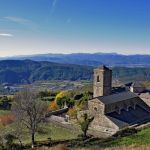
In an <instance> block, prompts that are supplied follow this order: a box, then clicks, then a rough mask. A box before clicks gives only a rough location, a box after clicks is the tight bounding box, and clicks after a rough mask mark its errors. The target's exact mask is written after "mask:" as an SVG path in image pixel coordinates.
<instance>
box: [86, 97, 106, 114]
mask: <svg viewBox="0 0 150 150" xmlns="http://www.w3.org/2000/svg"><path fill="white" fill-rule="evenodd" d="M88 109H89V111H90V113H91V114H92V115H95V114H104V109H105V105H104V104H103V103H101V102H100V101H99V100H97V99H96V98H95V99H93V100H90V101H88Z"/></svg>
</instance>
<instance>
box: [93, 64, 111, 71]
mask: <svg viewBox="0 0 150 150" xmlns="http://www.w3.org/2000/svg"><path fill="white" fill-rule="evenodd" d="M96 69H102V70H110V69H109V68H108V67H106V66H105V65H102V66H99V67H98V68H96Z"/></svg>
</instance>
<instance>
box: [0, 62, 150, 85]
mask: <svg viewBox="0 0 150 150" xmlns="http://www.w3.org/2000/svg"><path fill="white" fill-rule="evenodd" d="M93 68H94V67H92V66H86V65H85V66H83V65H76V64H62V63H54V62H48V61H32V60H1V61H0V83H12V84H22V83H33V82H34V81H38V80H73V81H74V80H91V79H92V76H93ZM112 70H113V78H114V79H117V80H118V79H121V80H126V81H129V80H150V67H136V68H127V67H112Z"/></svg>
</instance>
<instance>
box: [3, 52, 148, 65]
mask: <svg viewBox="0 0 150 150" xmlns="http://www.w3.org/2000/svg"><path fill="white" fill-rule="evenodd" d="M1 59H2V58H1ZM3 59H15V60H25V59H30V60H33V61H49V62H55V63H63V64H78V65H87V66H99V65H101V64H105V65H107V66H123V67H147V66H150V55H121V54H117V53H93V54H90V53H74V54H39V55H29V56H17V57H9V58H3Z"/></svg>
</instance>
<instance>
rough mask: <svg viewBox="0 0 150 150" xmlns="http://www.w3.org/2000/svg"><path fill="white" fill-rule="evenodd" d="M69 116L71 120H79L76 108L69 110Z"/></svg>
mask: <svg viewBox="0 0 150 150" xmlns="http://www.w3.org/2000/svg"><path fill="white" fill-rule="evenodd" d="M67 115H69V117H70V118H77V110H76V109H75V108H69V110H68V112H67Z"/></svg>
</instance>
